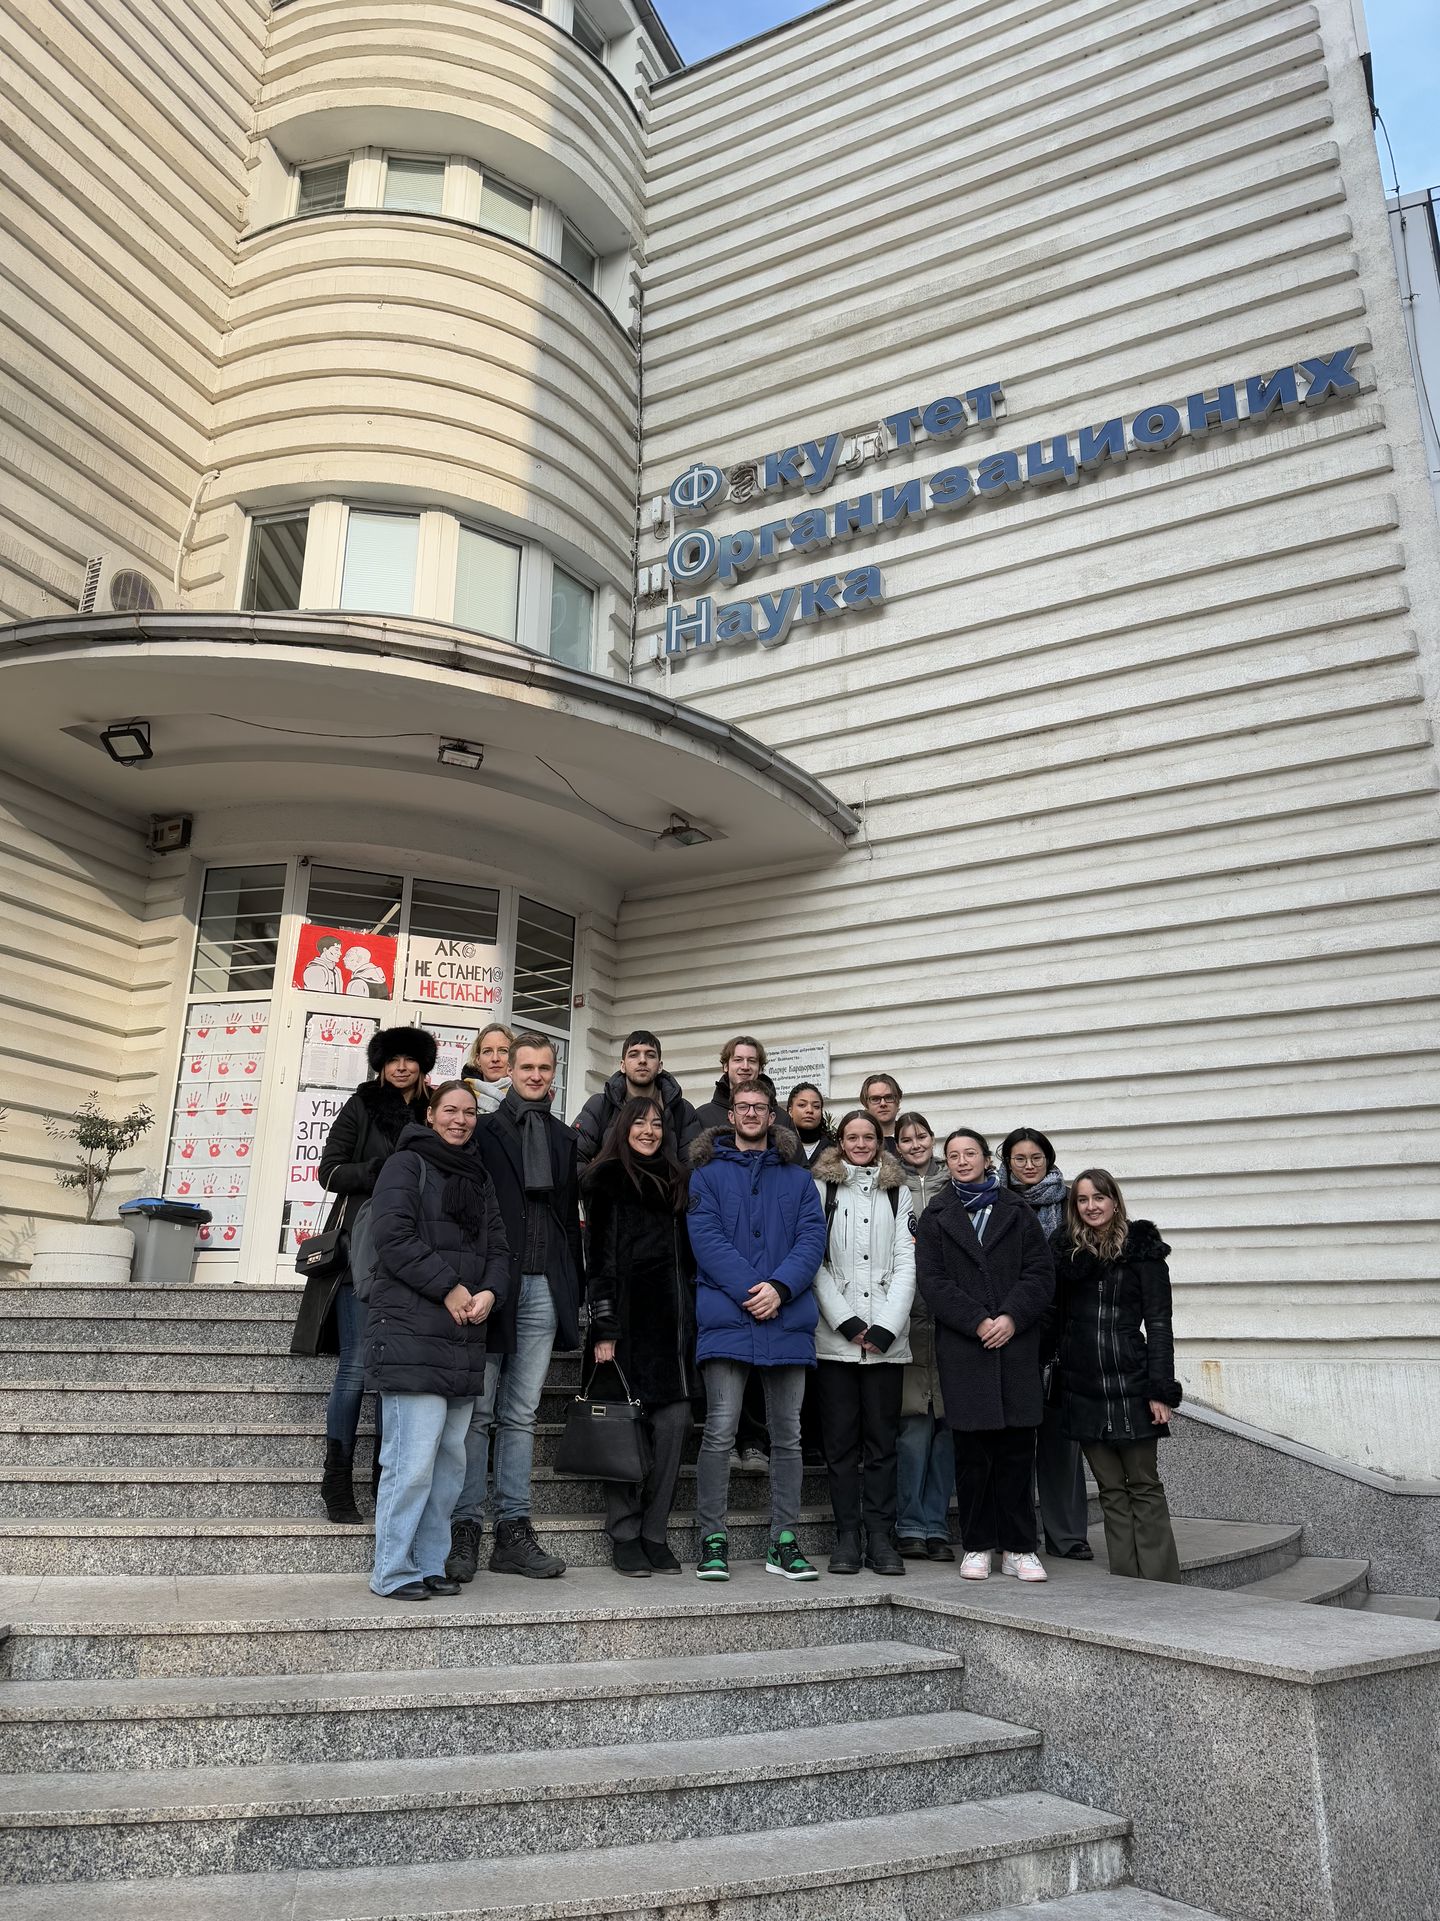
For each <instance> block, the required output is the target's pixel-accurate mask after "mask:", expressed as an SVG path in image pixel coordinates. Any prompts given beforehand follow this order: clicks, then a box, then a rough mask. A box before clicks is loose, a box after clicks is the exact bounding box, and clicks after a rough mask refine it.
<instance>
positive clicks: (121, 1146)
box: [30, 1094, 155, 1287]
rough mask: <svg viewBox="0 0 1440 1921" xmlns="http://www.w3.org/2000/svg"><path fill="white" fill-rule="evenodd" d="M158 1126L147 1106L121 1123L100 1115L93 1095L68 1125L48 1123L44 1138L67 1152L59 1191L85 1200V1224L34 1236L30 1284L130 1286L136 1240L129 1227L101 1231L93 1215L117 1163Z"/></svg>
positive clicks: (108, 1227) (46, 1230) (70, 1223)
mask: <svg viewBox="0 0 1440 1921" xmlns="http://www.w3.org/2000/svg"><path fill="white" fill-rule="evenodd" d="M154 1125H155V1116H154V1115H153V1114H152V1113H151V1112H150V1109H149V1108H148V1107H146V1106H145V1105H144V1104H143V1103H142V1104H141V1106H139V1107H132V1108H131V1110H130V1112H129V1113H128V1114H125V1115H122V1117H121V1118H120V1119H119V1120H114V1121H112V1120H110V1119H109V1118H108V1117H107V1116H106V1115H104V1114H102V1113H101V1111H100V1097H99V1095H98V1094H92V1095H91V1096H90V1098H89V1100H87V1101H86V1102H85V1104H84V1106H83V1107H81V1108H79V1109H78V1110H77V1111H76V1112H75V1113H74V1114H73V1115H71V1116H70V1118H69V1119H68V1120H58V1119H55V1118H54V1117H52V1118H51V1119H49V1120H47V1121H46V1123H45V1131H46V1133H47V1134H48V1135H49V1136H50V1138H51V1139H52V1140H55V1141H61V1142H63V1143H64V1144H65V1146H66V1148H67V1150H68V1151H67V1159H66V1164H65V1165H64V1166H62V1167H59V1168H57V1169H56V1171H55V1178H56V1180H57V1181H58V1182H59V1183H60V1185H61V1187H66V1188H75V1189H77V1190H78V1191H79V1192H81V1193H83V1194H84V1196H85V1218H84V1220H83V1221H63V1222H57V1223H56V1224H55V1225H54V1226H52V1227H42V1228H39V1229H38V1230H37V1231H36V1235H35V1252H34V1256H33V1258H32V1260H31V1263H30V1278H31V1280H32V1281H35V1282H39V1283H44V1282H46V1281H86V1282H88V1283H90V1285H92V1286H94V1287H116V1286H120V1285H122V1284H123V1283H124V1282H126V1281H128V1280H129V1278H130V1260H131V1256H132V1255H133V1253H134V1251H135V1237H134V1235H133V1234H132V1233H131V1232H130V1230H129V1228H128V1227H117V1226H114V1225H97V1223H96V1220H95V1210H96V1208H97V1207H99V1205H100V1196H101V1195H102V1194H103V1193H104V1191H105V1184H106V1182H107V1181H108V1180H109V1179H110V1173H111V1170H112V1169H113V1167H114V1165H115V1163H116V1161H117V1160H118V1159H119V1158H120V1156H121V1155H122V1154H126V1153H128V1152H129V1151H130V1149H131V1148H132V1147H133V1146H134V1145H135V1143H136V1141H138V1140H139V1139H140V1136H141V1135H142V1134H144V1133H146V1132H147V1131H148V1130H149V1129H150V1128H151V1127H153V1126H154Z"/></svg>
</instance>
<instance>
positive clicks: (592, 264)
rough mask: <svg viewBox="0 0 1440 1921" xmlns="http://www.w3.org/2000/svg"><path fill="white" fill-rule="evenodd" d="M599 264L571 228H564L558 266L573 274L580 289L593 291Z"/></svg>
mask: <svg viewBox="0 0 1440 1921" xmlns="http://www.w3.org/2000/svg"><path fill="white" fill-rule="evenodd" d="M598 264H599V262H598V261H597V260H596V257H595V255H594V254H593V253H592V252H591V250H590V248H589V247H587V246H586V244H585V242H584V241H583V240H582V239H581V238H580V236H579V234H578V233H576V231H575V229H574V228H573V227H566V229H565V230H564V233H563V234H562V236H561V239H560V265H561V266H562V267H563V268H564V269H565V271H566V273H568V274H573V275H574V276H575V278H576V279H577V280H578V281H579V282H580V284H581V286H582V287H588V288H589V289H590V291H591V293H594V291H595V269H596V267H597V266H598Z"/></svg>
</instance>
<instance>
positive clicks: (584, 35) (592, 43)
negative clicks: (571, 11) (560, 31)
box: [571, 4, 607, 60]
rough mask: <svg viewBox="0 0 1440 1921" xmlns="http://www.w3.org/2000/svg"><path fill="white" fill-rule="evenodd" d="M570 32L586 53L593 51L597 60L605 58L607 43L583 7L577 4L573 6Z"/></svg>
mask: <svg viewBox="0 0 1440 1921" xmlns="http://www.w3.org/2000/svg"><path fill="white" fill-rule="evenodd" d="M571 32H572V33H573V34H574V35H575V38H576V39H577V40H578V41H579V42H580V44H581V46H582V47H583V48H584V49H585V51H586V53H593V54H594V56H595V58H596V59H597V60H603V59H604V58H605V48H606V45H607V42H606V39H605V36H604V34H603V33H601V31H600V29H599V28H598V27H597V26H596V24H595V22H594V21H593V20H592V19H591V18H590V16H589V14H588V13H586V11H585V9H584V8H583V7H582V6H579V5H578V4H577V6H576V8H575V25H574V26H573V27H572V28H571Z"/></svg>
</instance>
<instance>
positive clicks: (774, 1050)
mask: <svg viewBox="0 0 1440 1921" xmlns="http://www.w3.org/2000/svg"><path fill="white" fill-rule="evenodd" d="M765 1072H766V1073H767V1074H768V1075H769V1076H770V1078H771V1080H772V1081H774V1083H775V1093H776V1096H777V1097H778V1099H779V1102H780V1105H781V1106H782V1107H783V1106H784V1105H785V1102H786V1100H787V1099H788V1098H789V1095H790V1089H791V1088H792V1087H795V1086H797V1085H798V1083H799V1082H801V1081H813V1082H814V1083H815V1085H816V1086H817V1087H818V1088H819V1089H820V1092H821V1093H822V1094H826V1095H828V1094H829V1092H830V1043H829V1041H797V1042H796V1043H795V1045H794V1046H793V1047H771V1048H767V1050H766V1061H765Z"/></svg>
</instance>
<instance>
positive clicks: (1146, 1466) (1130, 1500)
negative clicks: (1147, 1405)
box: [1085, 1441, 1180, 1581]
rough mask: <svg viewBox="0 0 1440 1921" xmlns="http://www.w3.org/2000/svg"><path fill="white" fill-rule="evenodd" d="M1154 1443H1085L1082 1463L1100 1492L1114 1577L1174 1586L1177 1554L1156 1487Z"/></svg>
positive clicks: (1165, 1507) (1162, 1494) (1167, 1511)
mask: <svg viewBox="0 0 1440 1921" xmlns="http://www.w3.org/2000/svg"><path fill="white" fill-rule="evenodd" d="M1158 1445H1159V1443H1158V1442H1156V1441H1129V1442H1127V1443H1126V1444H1125V1446H1123V1447H1114V1446H1112V1445H1111V1444H1110V1443H1109V1442H1108V1441H1086V1443H1085V1459H1086V1460H1087V1461H1088V1462H1089V1463H1090V1472H1091V1473H1092V1474H1093V1475H1094V1476H1095V1480H1096V1483H1097V1485H1098V1486H1099V1489H1100V1511H1101V1513H1102V1514H1103V1515H1104V1517H1105V1552H1106V1554H1107V1555H1108V1556H1109V1560H1110V1572H1111V1573H1112V1574H1127V1575H1129V1576H1130V1578H1131V1579H1132V1580H1140V1581H1178V1580H1179V1579H1180V1555H1179V1553H1178V1551H1177V1549H1176V1546H1175V1530H1174V1529H1173V1528H1172V1527H1171V1525H1170V1503H1169V1502H1168V1501H1167V1500H1166V1499H1165V1490H1164V1488H1163V1487H1162V1486H1161V1484H1160V1470H1159V1465H1158V1463H1157V1461H1156V1458H1155V1454H1156V1449H1157V1447H1158Z"/></svg>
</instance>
